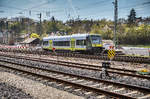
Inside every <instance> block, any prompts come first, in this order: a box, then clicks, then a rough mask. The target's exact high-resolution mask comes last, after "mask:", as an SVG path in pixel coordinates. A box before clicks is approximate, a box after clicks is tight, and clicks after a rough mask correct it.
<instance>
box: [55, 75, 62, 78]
mask: <svg viewBox="0 0 150 99" xmlns="http://www.w3.org/2000/svg"><path fill="white" fill-rule="evenodd" d="M55 77H56V78H60V77H63V75H56V76H55Z"/></svg>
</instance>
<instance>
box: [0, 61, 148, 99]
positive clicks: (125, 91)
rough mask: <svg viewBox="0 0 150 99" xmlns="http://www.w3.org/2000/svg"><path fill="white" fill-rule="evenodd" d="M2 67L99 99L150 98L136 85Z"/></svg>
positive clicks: (8, 65) (19, 66)
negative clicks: (82, 91) (93, 95)
mask: <svg viewBox="0 0 150 99" xmlns="http://www.w3.org/2000/svg"><path fill="white" fill-rule="evenodd" d="M0 66H1V67H3V68H7V69H11V70H15V71H18V72H22V73H26V74H27V75H32V76H37V77H38V78H42V80H47V82H48V81H57V82H59V84H58V86H61V85H64V84H65V85H66V88H72V87H76V91H79V90H86V91H87V92H86V93H85V94H87V95H89V94H92V93H96V94H97V96H96V97H97V98H102V99H105V98H106V97H109V98H120V99H145V98H147V99H148V98H150V89H149V88H145V87H138V86H134V85H128V84H122V83H118V82H112V81H108V80H100V79H96V78H92V77H85V76H81V75H75V74H69V73H65V72H60V71H54V70H48V69H44V68H41V67H33V66H32V65H27V64H22V63H17V62H10V61H1V63H0Z"/></svg>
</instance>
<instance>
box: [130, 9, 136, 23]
mask: <svg viewBox="0 0 150 99" xmlns="http://www.w3.org/2000/svg"><path fill="white" fill-rule="evenodd" d="M135 22H136V12H135V10H134V8H132V9H131V11H130V15H129V16H128V24H129V25H134V24H135Z"/></svg>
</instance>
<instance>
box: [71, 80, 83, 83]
mask: <svg viewBox="0 0 150 99" xmlns="http://www.w3.org/2000/svg"><path fill="white" fill-rule="evenodd" d="M82 81H84V80H77V81H73V82H75V83H79V82H82Z"/></svg>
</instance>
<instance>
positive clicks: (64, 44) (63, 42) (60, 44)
mask: <svg viewBox="0 0 150 99" xmlns="http://www.w3.org/2000/svg"><path fill="white" fill-rule="evenodd" d="M54 46H70V42H69V41H54Z"/></svg>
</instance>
